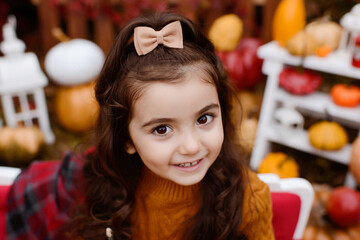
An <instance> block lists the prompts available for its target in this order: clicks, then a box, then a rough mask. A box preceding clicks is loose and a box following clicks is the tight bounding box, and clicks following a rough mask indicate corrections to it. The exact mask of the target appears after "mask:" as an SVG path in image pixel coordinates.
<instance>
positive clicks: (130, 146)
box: [125, 141, 136, 154]
mask: <svg viewBox="0 0 360 240" xmlns="http://www.w3.org/2000/svg"><path fill="white" fill-rule="evenodd" d="M125 151H126V152H127V153H128V154H134V153H136V148H135V146H134V144H132V142H131V141H128V142H127V143H126V145H125Z"/></svg>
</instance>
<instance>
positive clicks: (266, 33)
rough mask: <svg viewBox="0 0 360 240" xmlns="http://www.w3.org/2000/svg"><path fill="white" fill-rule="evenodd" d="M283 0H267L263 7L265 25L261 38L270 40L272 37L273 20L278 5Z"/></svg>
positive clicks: (266, 40)
mask: <svg viewBox="0 0 360 240" xmlns="http://www.w3.org/2000/svg"><path fill="white" fill-rule="evenodd" d="M280 1H281V0H267V1H266V3H265V6H264V9H263V25H262V34H261V35H262V36H261V38H262V39H263V40H264V41H265V42H269V41H271V40H272V39H273V37H272V22H273V17H274V13H275V10H276V7H277V5H278V4H279V2H280Z"/></svg>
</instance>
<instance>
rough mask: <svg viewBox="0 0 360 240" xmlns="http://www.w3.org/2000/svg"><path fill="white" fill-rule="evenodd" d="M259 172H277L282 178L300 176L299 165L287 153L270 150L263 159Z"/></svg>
mask: <svg viewBox="0 0 360 240" xmlns="http://www.w3.org/2000/svg"><path fill="white" fill-rule="evenodd" d="M258 173H275V174H277V175H278V176H279V177H280V178H290V177H299V166H298V164H297V163H296V161H295V159H294V158H292V157H290V156H288V155H286V154H285V153H282V152H270V153H268V154H267V155H266V156H265V158H264V159H263V160H262V162H261V164H260V166H259V169H258Z"/></svg>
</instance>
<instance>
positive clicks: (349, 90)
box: [330, 83, 360, 107]
mask: <svg viewBox="0 0 360 240" xmlns="http://www.w3.org/2000/svg"><path fill="white" fill-rule="evenodd" d="M330 95H331V99H332V100H333V101H334V103H335V104H337V105H339V106H342V107H356V106H357V105H359V103H360V88H358V87H357V86H355V85H346V84H341V83H339V84H335V85H334V86H333V87H332V88H331V91H330Z"/></svg>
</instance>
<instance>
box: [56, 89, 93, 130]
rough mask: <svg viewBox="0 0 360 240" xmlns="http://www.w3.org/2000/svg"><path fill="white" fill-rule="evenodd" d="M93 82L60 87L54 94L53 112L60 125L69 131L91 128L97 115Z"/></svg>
mask: <svg viewBox="0 0 360 240" xmlns="http://www.w3.org/2000/svg"><path fill="white" fill-rule="evenodd" d="M93 85H94V84H93V83H88V84H84V85H79V86H74V87H61V88H59V89H58V91H57V94H56V96H55V113H56V116H57V120H58V122H59V123H60V125H61V126H62V127H64V128H65V129H67V130H68V131H71V132H78V133H84V132H87V131H89V130H92V129H93V128H94V126H95V123H96V121H97V117H98V111H99V105H98V103H97V101H96V100H95V96H94V88H93Z"/></svg>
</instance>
